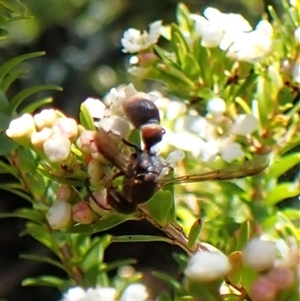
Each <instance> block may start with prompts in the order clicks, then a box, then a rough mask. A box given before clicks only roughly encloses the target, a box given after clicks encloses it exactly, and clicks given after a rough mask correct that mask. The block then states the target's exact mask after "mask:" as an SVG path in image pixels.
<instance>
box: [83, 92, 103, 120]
mask: <svg viewBox="0 0 300 301" xmlns="http://www.w3.org/2000/svg"><path fill="white" fill-rule="evenodd" d="M81 106H84V107H86V109H87V110H88V112H89V114H90V115H91V116H92V117H93V118H99V119H101V118H103V117H104V115H105V111H106V106H105V105H104V103H103V102H102V101H101V100H100V99H96V98H91V97H89V98H87V99H86V100H85V101H84V102H83V103H82V104H81Z"/></svg>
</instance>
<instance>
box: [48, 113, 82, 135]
mask: <svg viewBox="0 0 300 301" xmlns="http://www.w3.org/2000/svg"><path fill="white" fill-rule="evenodd" d="M52 129H53V133H55V134H59V135H61V136H64V137H66V138H68V139H70V140H73V139H74V138H75V137H76V136H77V134H78V127H77V122H76V121H75V119H73V118H65V117H61V118H58V119H57V121H56V122H55V124H54V125H53V127H52Z"/></svg>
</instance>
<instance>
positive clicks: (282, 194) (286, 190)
mask: <svg viewBox="0 0 300 301" xmlns="http://www.w3.org/2000/svg"><path fill="white" fill-rule="evenodd" d="M299 194H300V189H299V188H298V187H297V185H295V184H293V183H288V182H287V183H279V184H278V185H277V186H276V187H274V188H273V189H272V190H271V191H270V192H269V193H268V195H267V196H266V198H265V200H264V203H265V205H266V206H273V205H276V204H277V203H279V202H280V201H283V200H285V199H287V198H292V197H295V196H298V195H299Z"/></svg>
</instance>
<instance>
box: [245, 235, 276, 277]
mask: <svg viewBox="0 0 300 301" xmlns="http://www.w3.org/2000/svg"><path fill="white" fill-rule="evenodd" d="M242 258H243V263H244V264H245V265H246V266H249V267H251V268H252V269H254V270H255V271H258V272H261V271H265V270H267V269H270V268H271V267H273V265H274V263H275V259H276V248H275V244H274V243H273V242H270V241H263V240H261V239H259V238H254V239H252V240H251V241H250V242H249V243H248V244H247V245H246V247H245V249H244V251H243V256H242Z"/></svg>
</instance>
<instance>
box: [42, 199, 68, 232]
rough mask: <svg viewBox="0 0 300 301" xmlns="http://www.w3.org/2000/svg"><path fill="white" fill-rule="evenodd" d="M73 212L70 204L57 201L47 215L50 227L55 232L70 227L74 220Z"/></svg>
mask: <svg viewBox="0 0 300 301" xmlns="http://www.w3.org/2000/svg"><path fill="white" fill-rule="evenodd" d="M71 210H72V207H71V205H70V204H69V203H66V202H61V201H56V202H55V203H54V204H53V205H52V206H51V208H50V209H49V211H48V213H47V215H46V218H47V220H48V223H49V225H50V227H51V228H52V229H54V230H58V229H62V228H66V227H68V226H69V225H70V222H71V219H72V211H71Z"/></svg>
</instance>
